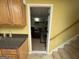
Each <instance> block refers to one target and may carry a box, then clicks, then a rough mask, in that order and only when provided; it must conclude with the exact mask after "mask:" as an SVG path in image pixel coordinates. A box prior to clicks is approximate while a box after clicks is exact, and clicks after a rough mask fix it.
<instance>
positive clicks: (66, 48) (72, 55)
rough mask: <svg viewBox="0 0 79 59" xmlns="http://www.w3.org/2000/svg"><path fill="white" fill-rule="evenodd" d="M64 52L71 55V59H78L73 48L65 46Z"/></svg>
mask: <svg viewBox="0 0 79 59" xmlns="http://www.w3.org/2000/svg"><path fill="white" fill-rule="evenodd" d="M64 50H65V51H66V52H67V53H69V54H70V56H71V59H78V54H77V53H76V52H75V50H73V48H71V47H70V46H68V45H65V46H64ZM74 54H75V55H74Z"/></svg>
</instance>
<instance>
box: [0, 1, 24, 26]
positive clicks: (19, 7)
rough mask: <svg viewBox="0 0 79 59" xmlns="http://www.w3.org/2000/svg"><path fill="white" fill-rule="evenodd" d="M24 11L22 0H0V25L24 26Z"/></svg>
mask: <svg viewBox="0 0 79 59" xmlns="http://www.w3.org/2000/svg"><path fill="white" fill-rule="evenodd" d="M25 11H26V10H25V6H24V4H23V0H0V25H7V24H8V25H10V26H25V25H26V12H25Z"/></svg>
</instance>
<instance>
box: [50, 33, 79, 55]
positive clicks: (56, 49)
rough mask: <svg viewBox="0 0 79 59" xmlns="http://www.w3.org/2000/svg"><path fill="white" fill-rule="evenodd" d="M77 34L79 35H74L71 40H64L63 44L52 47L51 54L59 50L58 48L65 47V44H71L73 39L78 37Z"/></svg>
mask: <svg viewBox="0 0 79 59" xmlns="http://www.w3.org/2000/svg"><path fill="white" fill-rule="evenodd" d="M77 36H79V34H77V35H75V36H74V37H72V38H71V39H70V40H68V41H66V42H64V43H63V44H61V45H60V46H58V47H56V48H55V49H52V50H51V52H50V53H49V54H52V53H53V51H58V48H64V45H65V44H69V43H70V41H71V40H75V38H77Z"/></svg>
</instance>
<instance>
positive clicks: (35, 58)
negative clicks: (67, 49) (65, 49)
mask: <svg viewBox="0 0 79 59" xmlns="http://www.w3.org/2000/svg"><path fill="white" fill-rule="evenodd" d="M28 59H52V55H46V54H30V55H29V56H28Z"/></svg>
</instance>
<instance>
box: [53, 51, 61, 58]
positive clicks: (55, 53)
mask: <svg viewBox="0 0 79 59" xmlns="http://www.w3.org/2000/svg"><path fill="white" fill-rule="evenodd" d="M52 55H53V59H62V58H61V57H60V55H59V53H58V52H56V51H55V52H53V54H52Z"/></svg>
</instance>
